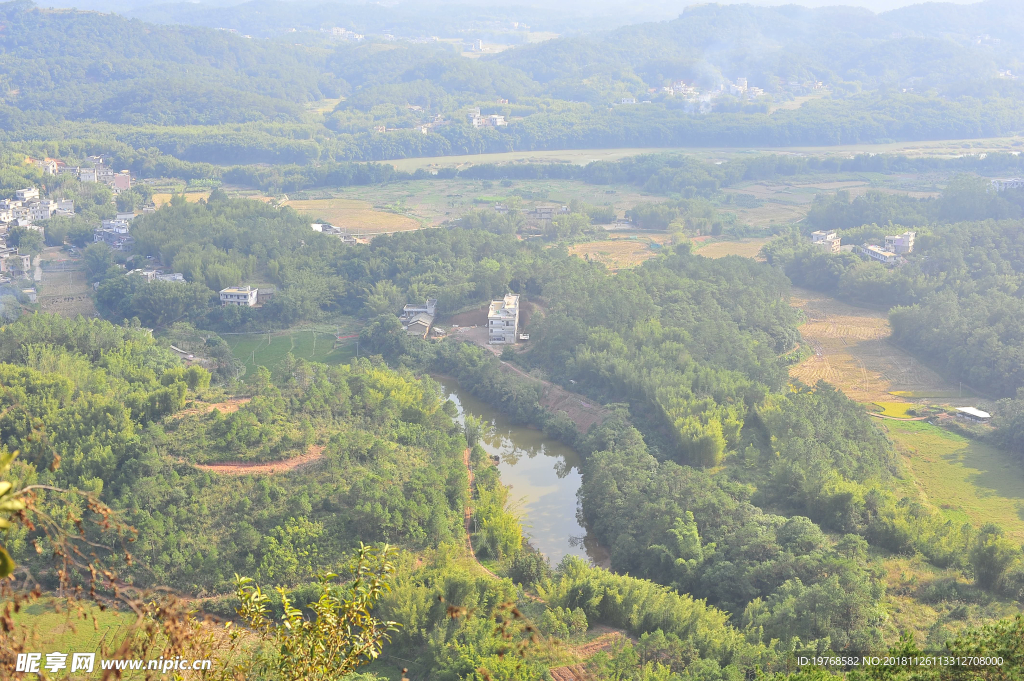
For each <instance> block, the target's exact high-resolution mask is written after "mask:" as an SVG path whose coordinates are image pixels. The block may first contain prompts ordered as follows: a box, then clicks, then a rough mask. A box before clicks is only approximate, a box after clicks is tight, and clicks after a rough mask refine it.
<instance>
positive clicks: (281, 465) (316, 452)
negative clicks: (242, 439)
mask: <svg viewBox="0 0 1024 681" xmlns="http://www.w3.org/2000/svg"><path fill="white" fill-rule="evenodd" d="M323 452H324V448H323V447H321V446H319V445H310V446H309V451H308V452H307V453H306V454H303V455H302V456H296V457H294V458H291V459H285V460H283V461H267V462H266V463H253V462H250V461H225V462H222V463H206V464H201V463H197V464H194V465H195V467H196V468H198V469H200V470H204V471H211V472H213V473H220V474H221V475H273V474H274V473H286V472H288V471H293V470H295V469H296V468H299V467H300V466H305V465H306V464H309V463H313V462H314V461H319V460H320V458H321V456H322V455H323Z"/></svg>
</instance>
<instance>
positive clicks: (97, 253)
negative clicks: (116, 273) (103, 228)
mask: <svg viewBox="0 0 1024 681" xmlns="http://www.w3.org/2000/svg"><path fill="white" fill-rule="evenodd" d="M82 259H83V260H84V262H85V271H86V272H88V273H89V279H90V281H98V280H99V279H101V278H103V277H104V276H105V275H106V273H107V271H108V270H109V269H110V268H111V267H113V265H114V252H113V251H112V250H111V249H110V246H107V245H106V244H103V243H94V244H91V245H89V246H86V248H85V250H84V251H83V252H82Z"/></svg>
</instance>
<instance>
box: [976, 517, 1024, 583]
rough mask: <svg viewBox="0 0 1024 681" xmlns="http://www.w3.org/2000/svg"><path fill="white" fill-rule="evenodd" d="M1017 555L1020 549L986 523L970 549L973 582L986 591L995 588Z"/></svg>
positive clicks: (1000, 529)
mask: <svg viewBox="0 0 1024 681" xmlns="http://www.w3.org/2000/svg"><path fill="white" fill-rule="evenodd" d="M1019 555H1020V547H1018V546H1017V545H1016V544H1014V543H1013V542H1012V541H1010V540H1009V539H1007V538H1005V537H1004V536H1003V530H1002V528H1000V527H998V526H996V525H993V524H992V523H988V524H987V525H985V526H984V527H982V528H981V531H980V532H979V533H978V536H977V538H976V539H975V540H974V545H973V546H972V547H971V554H970V561H971V567H972V568H973V569H974V579H975V581H977V583H978V585H979V586H982V587H984V588H986V589H991V588H993V587H995V586H996V585H997V584H998V582H999V578H1000V577H1002V576H1003V573H1004V572H1006V569H1007V568H1008V567H1010V565H1011V564H1012V563H1013V561H1014V560H1015V559H1016V558H1018V557H1019Z"/></svg>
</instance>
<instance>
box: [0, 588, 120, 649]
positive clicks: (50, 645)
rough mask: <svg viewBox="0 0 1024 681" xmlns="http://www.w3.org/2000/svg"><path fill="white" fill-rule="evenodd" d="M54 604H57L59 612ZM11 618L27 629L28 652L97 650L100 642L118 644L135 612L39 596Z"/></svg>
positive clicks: (112, 647) (108, 645)
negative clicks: (101, 608) (104, 608)
mask: <svg viewBox="0 0 1024 681" xmlns="http://www.w3.org/2000/svg"><path fill="white" fill-rule="evenodd" d="M68 605H70V609H69V608H68V607H67V606H68ZM55 606H59V607H60V611H59V612H58V611H57V610H56V607H55ZM79 607H81V612H79ZM83 613H84V615H85V617H83V616H82V615H83ZM94 618H95V621H94ZM14 621H15V622H16V623H17V624H18V625H19V626H22V627H24V628H25V630H26V631H27V632H28V640H27V641H26V643H25V647H26V650H28V651H29V652H39V653H44V654H45V653H52V652H61V653H69V654H70V653H72V652H75V653H99V652H100V648H101V646H103V647H106V648H107V649H116V648H117V647H118V646H119V645H120V644H121V641H123V640H124V635H125V632H126V631H127V630H128V628H129V627H131V625H132V624H133V623H134V622H135V615H134V613H131V612H119V611H117V610H111V609H107V610H104V611H101V610H100V609H99V608H98V607H96V606H95V605H90V604H88V603H85V602H82V603H79V604H77V605H76V604H74V603H71V604H68V603H66V602H65V601H58V600H40V601H37V602H35V603H32V604H31V605H28V606H25V607H23V608H22V609H21V612H19V613H17V614H15V615H14ZM69 659H70V657H69Z"/></svg>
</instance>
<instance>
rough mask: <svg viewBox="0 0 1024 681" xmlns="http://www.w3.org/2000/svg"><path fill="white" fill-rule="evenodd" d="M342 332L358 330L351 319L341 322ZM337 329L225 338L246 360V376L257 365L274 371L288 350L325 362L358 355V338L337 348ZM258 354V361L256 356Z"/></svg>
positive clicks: (341, 360)
mask: <svg viewBox="0 0 1024 681" xmlns="http://www.w3.org/2000/svg"><path fill="white" fill-rule="evenodd" d="M340 330H341V335H343V336H348V335H352V334H355V333H358V329H356V328H355V325H354V324H353V323H352V322H351V321H350V320H346V322H345V323H343V324H341V325H340ZM334 334H335V331H334V330H333V329H332V330H327V329H323V328H321V329H316V330H314V329H292V330H289V331H275V332H272V333H270V334H269V335H268V334H265V333H262V334H257V333H244V334H234V335H232V334H228V335H225V336H224V338H225V340H227V342H228V345H230V346H231V351H232V352H233V353H234V355H235V357H237V358H239V359H240V360H242V361H243V362H245V369H246V371H245V375H246V377H250V376H254V375H255V374H256V367H257V366H264V367H267V368H268V369H271V370H273V368H274V367H275V366H277V365H278V364H279V363H280V362H281V360H283V359H284V358H285V355H287V354H288V353H289V352H290V353H292V355H293V356H294V357H296V358H302V359H305V360H307V361H310V362H322V363H324V364H344V363H345V362H348V361H349V360H350V359H352V358H353V357H355V354H356V348H355V340H356V339H354V338H352V339H347V340H343V341H340V342H338V343H337V347H335V339H334ZM254 353H255V363H253V357H254Z"/></svg>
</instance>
